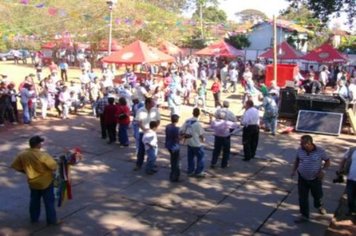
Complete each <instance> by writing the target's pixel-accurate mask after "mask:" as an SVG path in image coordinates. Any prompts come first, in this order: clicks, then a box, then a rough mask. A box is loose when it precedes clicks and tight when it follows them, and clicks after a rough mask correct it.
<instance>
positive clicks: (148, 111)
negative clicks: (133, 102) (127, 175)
mask: <svg viewBox="0 0 356 236" xmlns="http://www.w3.org/2000/svg"><path fill="white" fill-rule="evenodd" d="M160 119H161V117H160V114H159V111H158V109H157V108H156V107H155V104H154V101H153V100H152V98H146V100H145V106H144V107H142V108H140V109H139V110H138V111H137V114H136V116H135V121H136V122H137V123H138V125H139V147H138V151H137V155H136V157H137V160H136V167H135V168H134V170H135V171H136V170H140V169H141V167H142V164H143V161H144V158H145V146H144V144H143V142H142V138H143V134H144V132H145V131H146V130H148V129H149V128H150V126H149V125H150V122H151V121H156V122H157V126H159V123H160Z"/></svg>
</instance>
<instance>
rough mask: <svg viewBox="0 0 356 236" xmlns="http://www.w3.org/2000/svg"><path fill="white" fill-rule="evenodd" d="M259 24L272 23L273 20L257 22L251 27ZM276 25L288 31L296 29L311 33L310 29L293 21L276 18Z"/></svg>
mask: <svg viewBox="0 0 356 236" xmlns="http://www.w3.org/2000/svg"><path fill="white" fill-rule="evenodd" d="M261 24H273V20H267V21H262V22H259V23H257V24H255V25H254V26H253V28H254V27H258V26H259V25H261ZM276 25H277V27H279V28H282V29H285V30H288V31H297V32H299V33H308V34H312V33H313V32H312V31H310V30H308V29H306V28H304V27H303V26H300V25H298V24H296V23H295V22H293V21H288V20H282V19H277V20H276Z"/></svg>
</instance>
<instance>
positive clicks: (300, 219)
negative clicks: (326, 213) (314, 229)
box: [294, 215, 310, 224]
mask: <svg viewBox="0 0 356 236" xmlns="http://www.w3.org/2000/svg"><path fill="white" fill-rule="evenodd" d="M309 221H310V220H309V217H306V216H303V215H301V216H299V217H298V218H296V219H295V220H294V223H296V224H300V223H306V222H309Z"/></svg>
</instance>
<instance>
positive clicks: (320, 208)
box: [318, 207, 327, 215]
mask: <svg viewBox="0 0 356 236" xmlns="http://www.w3.org/2000/svg"><path fill="white" fill-rule="evenodd" d="M318 212H319V214H320V215H326V214H327V212H326V210H325V208H324V207H319V209H318Z"/></svg>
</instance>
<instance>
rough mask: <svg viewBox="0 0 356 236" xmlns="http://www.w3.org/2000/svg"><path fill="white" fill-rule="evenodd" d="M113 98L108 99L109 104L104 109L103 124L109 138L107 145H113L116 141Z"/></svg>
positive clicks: (115, 109)
mask: <svg viewBox="0 0 356 236" xmlns="http://www.w3.org/2000/svg"><path fill="white" fill-rule="evenodd" d="M114 101H115V99H114V98H111V97H110V98H108V102H109V104H108V105H106V106H105V108H104V113H103V116H104V124H105V126H106V130H107V132H108V136H109V142H108V144H111V143H114V142H115V141H116V123H117V118H116V114H117V106H116V105H114Z"/></svg>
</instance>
